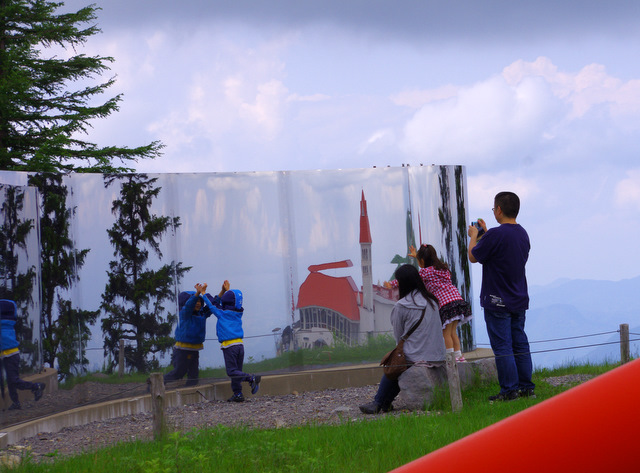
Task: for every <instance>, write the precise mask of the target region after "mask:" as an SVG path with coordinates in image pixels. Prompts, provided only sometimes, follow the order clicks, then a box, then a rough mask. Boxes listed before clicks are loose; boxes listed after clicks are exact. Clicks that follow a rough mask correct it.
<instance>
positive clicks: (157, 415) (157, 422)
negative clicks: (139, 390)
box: [150, 373, 165, 440]
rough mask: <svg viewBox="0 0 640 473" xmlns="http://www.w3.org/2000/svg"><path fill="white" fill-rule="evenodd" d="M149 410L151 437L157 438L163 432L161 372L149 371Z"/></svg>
mask: <svg viewBox="0 0 640 473" xmlns="http://www.w3.org/2000/svg"><path fill="white" fill-rule="evenodd" d="M150 380H151V407H152V409H151V412H152V414H153V415H152V418H153V438H154V439H155V440H158V439H160V438H162V436H163V435H164V433H165V424H164V380H163V375H162V373H151V376H150Z"/></svg>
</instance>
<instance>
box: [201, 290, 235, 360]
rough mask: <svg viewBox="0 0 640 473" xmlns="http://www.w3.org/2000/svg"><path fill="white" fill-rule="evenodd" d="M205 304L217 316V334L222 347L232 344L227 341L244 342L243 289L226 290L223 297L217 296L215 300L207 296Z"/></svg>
mask: <svg viewBox="0 0 640 473" xmlns="http://www.w3.org/2000/svg"><path fill="white" fill-rule="evenodd" d="M205 304H206V305H207V307H208V308H209V310H211V313H212V314H213V315H215V316H216V318H217V319H218V322H217V323H216V334H217V336H218V341H219V342H220V343H221V344H222V347H223V348H225V347H226V346H231V344H226V343H225V342H229V341H234V343H233V344H234V345H235V344H237V343H238V344H239V343H242V337H244V330H243V329H242V314H243V313H244V309H243V308H242V291H240V290H238V289H231V290H229V291H227V292H225V293H224V294H223V295H222V297H219V296H215V297H214V298H213V300H210V299H208V298H205Z"/></svg>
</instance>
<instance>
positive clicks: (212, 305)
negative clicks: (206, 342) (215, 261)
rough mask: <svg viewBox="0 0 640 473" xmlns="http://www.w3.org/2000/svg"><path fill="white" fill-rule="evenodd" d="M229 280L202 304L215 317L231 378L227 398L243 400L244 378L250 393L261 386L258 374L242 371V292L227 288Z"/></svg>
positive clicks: (228, 373)
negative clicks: (230, 391) (249, 387)
mask: <svg viewBox="0 0 640 473" xmlns="http://www.w3.org/2000/svg"><path fill="white" fill-rule="evenodd" d="M229 287H230V285H229V281H227V280H225V281H224V283H223V284H222V289H221V290H220V293H219V294H218V295H217V296H215V297H214V298H213V300H209V298H207V297H205V304H206V305H207V306H208V307H209V309H210V310H211V312H212V313H213V315H215V316H216V318H217V319H218V321H217V323H216V333H217V335H218V341H219V342H220V348H221V349H222V353H223V355H224V365H225V368H226V370H227V376H229V377H230V378H231V389H232V390H233V396H231V397H230V398H229V399H228V401H229V402H243V401H244V396H243V395H242V382H243V381H244V382H247V383H249V385H250V386H251V394H256V393H257V392H258V389H259V387H260V380H261V378H262V377H261V376H260V375H250V374H247V373H244V372H243V371H242V365H243V364H244V344H243V342H242V337H244V330H243V329H242V314H243V312H244V309H243V307H242V292H241V291H239V290H238V289H231V290H230V289H229Z"/></svg>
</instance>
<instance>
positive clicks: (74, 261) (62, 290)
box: [29, 173, 99, 380]
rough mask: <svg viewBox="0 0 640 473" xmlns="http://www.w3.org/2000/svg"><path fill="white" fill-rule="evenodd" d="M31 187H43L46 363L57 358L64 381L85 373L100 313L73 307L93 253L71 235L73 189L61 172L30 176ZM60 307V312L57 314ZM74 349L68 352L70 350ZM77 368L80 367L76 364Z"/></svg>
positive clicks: (41, 224) (42, 235) (41, 189)
mask: <svg viewBox="0 0 640 473" xmlns="http://www.w3.org/2000/svg"><path fill="white" fill-rule="evenodd" d="M29 184H30V185H32V186H35V187H37V188H38V191H39V192H40V197H41V203H40V245H41V247H40V260H41V263H40V272H41V280H42V292H41V294H42V316H41V322H40V326H41V328H42V347H43V361H44V363H45V364H48V365H49V366H50V367H51V368H53V367H55V363H56V359H57V360H58V364H59V366H58V376H59V378H60V379H61V380H63V379H65V378H66V377H68V376H69V375H71V374H72V371H75V372H80V371H82V368H83V366H84V365H85V364H86V363H88V362H87V361H86V358H84V357H83V355H81V353H80V352H81V351H82V350H84V348H85V347H86V344H87V339H86V337H87V333H90V330H89V326H90V325H92V324H93V323H95V321H96V319H97V317H98V314H99V311H86V310H78V309H74V308H72V307H71V301H70V300H68V299H65V296H67V297H68V291H69V290H70V289H71V288H72V286H73V285H74V284H75V283H76V282H77V281H78V276H77V275H78V273H79V271H80V269H81V268H82V266H83V265H84V260H85V258H86V256H87V254H88V253H89V249H83V250H77V249H76V248H75V246H74V243H73V240H72V239H71V235H70V227H71V219H72V217H73V215H74V214H75V208H69V207H68V206H67V196H68V193H69V191H68V188H67V186H66V185H65V184H64V182H63V177H62V175H61V174H59V173H38V174H34V175H31V176H29ZM56 309H57V310H56ZM67 350H68V351H69V352H68V353H67V352H66V351H67ZM76 365H77V366H76Z"/></svg>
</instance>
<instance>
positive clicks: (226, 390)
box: [0, 349, 493, 448]
mask: <svg viewBox="0 0 640 473" xmlns="http://www.w3.org/2000/svg"><path fill="white" fill-rule="evenodd" d="M464 355H465V358H467V360H470V361H473V360H474V359H478V358H485V357H490V356H492V355H493V354H492V352H491V350H487V349H479V350H476V351H475V352H469V353H465V354H464ZM54 371H55V370H54ZM381 376H382V369H381V368H380V366H379V365H378V363H371V364H363V365H349V366H337V367H333V368H326V369H319V370H314V371H300V372H295V373H284V374H277V375H269V376H265V377H264V378H263V379H262V382H261V383H260V391H259V392H258V394H257V395H258V396H279V395H285V394H291V393H293V392H294V391H297V392H306V391H319V390H322V389H341V388H348V387H358V386H369V385H373V384H378V383H379V382H380V377H381ZM56 379H57V378H56ZM56 387H57V382H56ZM47 389H49V385H47ZM231 394H232V392H231V385H230V383H229V380H222V381H217V382H215V383H211V384H203V385H199V386H191V387H188V388H180V389H176V390H171V391H167V392H166V394H165V406H166V407H168V408H170V407H179V406H183V405H187V404H195V403H198V402H202V401H203V400H205V399H206V400H208V401H214V400H215V401H223V400H226V399H228V398H229V397H230V396H231ZM151 410H152V406H151V395H150V394H146V395H144V396H137V397H132V398H129V399H117V400H113V401H107V402H103V403H99V404H91V405H88V406H83V407H78V408H75V409H71V410H68V411H65V412H60V413H58V414H54V415H51V416H49V417H46V418H42V419H37V420H32V421H28V422H25V423H22V424H19V425H15V426H12V427H8V428H6V429H4V430H3V431H2V432H0V448H6V447H7V446H8V445H12V444H15V443H17V442H19V441H20V440H22V439H24V438H28V437H33V436H35V435H38V434H39V433H43V432H59V431H60V430H62V429H64V428H65V427H74V426H77V425H84V424H88V423H91V422H95V421H100V420H106V419H113V418H115V417H124V416H129V415H133V414H140V413H146V412H151Z"/></svg>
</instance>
